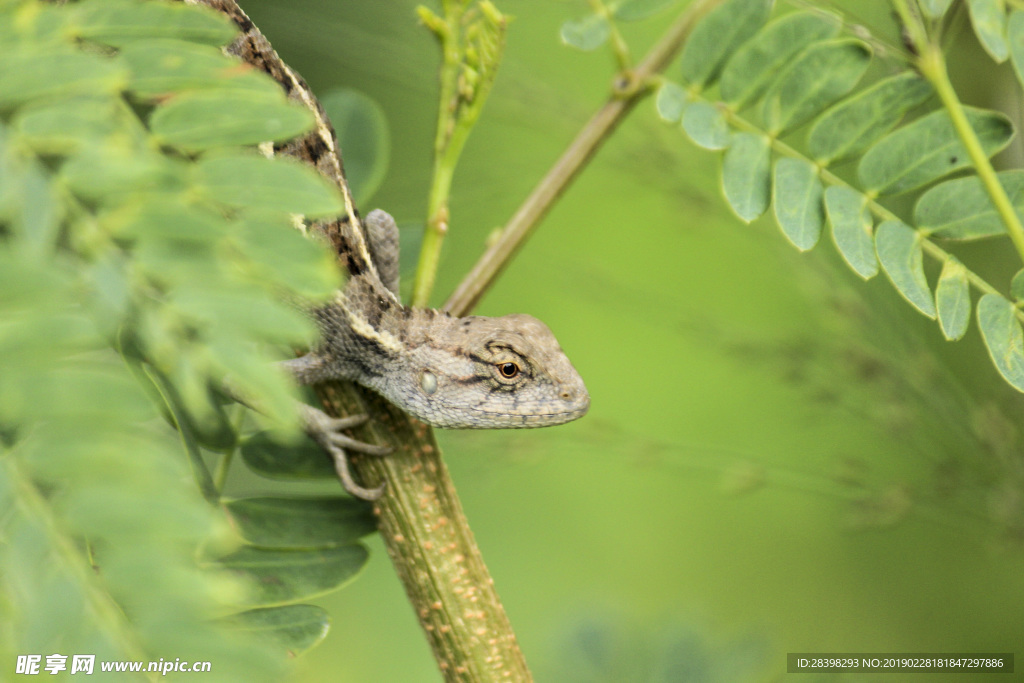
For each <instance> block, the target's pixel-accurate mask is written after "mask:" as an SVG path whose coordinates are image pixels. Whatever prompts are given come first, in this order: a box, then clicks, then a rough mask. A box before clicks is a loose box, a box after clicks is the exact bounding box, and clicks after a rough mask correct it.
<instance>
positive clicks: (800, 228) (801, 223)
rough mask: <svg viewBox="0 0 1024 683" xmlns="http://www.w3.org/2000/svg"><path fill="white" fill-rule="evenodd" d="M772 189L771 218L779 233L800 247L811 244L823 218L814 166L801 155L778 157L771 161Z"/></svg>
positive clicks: (818, 233)
mask: <svg viewBox="0 0 1024 683" xmlns="http://www.w3.org/2000/svg"><path fill="white" fill-rule="evenodd" d="M773 190H774V195H775V196H774V198H773V199H772V205H773V206H774V207H775V219H776V220H777V221H778V222H779V227H781V228H782V232H783V234H784V235H785V236H786V237H787V238H789V241H790V242H792V243H793V245H794V246H795V247H796V248H797V249H799V250H800V251H807V250H808V249H810V248H812V247H813V246H814V245H815V244H817V243H818V238H819V237H821V227H822V225H823V224H824V222H825V210H824V207H823V206H822V193H823V190H822V187H821V180H820V179H819V178H818V170H817V169H816V168H815V167H814V165H813V164H809V163H807V162H806V161H803V160H801V159H790V158H786V157H784V158H781V159H779V160H778V161H776V162H775V182H774V184H773Z"/></svg>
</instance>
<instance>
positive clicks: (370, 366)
mask: <svg viewBox="0 0 1024 683" xmlns="http://www.w3.org/2000/svg"><path fill="white" fill-rule="evenodd" d="M184 1H185V2H188V3H189V4H203V5H207V6H209V7H211V8H213V9H215V10H217V11H219V12H222V13H223V14H225V15H226V16H228V17H230V18H231V20H232V21H234V22H235V24H236V25H237V26H238V27H239V29H240V30H241V32H242V35H240V36H239V37H238V38H237V39H236V40H235V41H234V42H233V43H232V44H231V45H230V46H228V47H227V48H225V50H226V52H228V53H229V54H232V55H235V56H237V57H239V58H240V59H242V60H243V61H245V62H246V63H248V64H250V65H252V66H253V67H255V68H258V69H260V70H262V71H265V72H266V73H267V74H269V75H270V76H271V77H272V78H273V79H274V80H276V81H277V82H278V83H280V84H281V87H282V88H283V89H284V91H285V92H286V93H287V94H288V97H289V98H291V99H293V100H295V101H296V102H299V103H301V104H302V105H303V106H305V107H306V108H307V109H308V110H309V111H310V112H311V113H312V114H313V116H314V117H315V119H316V122H317V125H316V127H315V128H314V129H313V130H312V131H310V132H309V133H307V134H305V135H302V136H300V137H298V138H295V139H294V140H290V141H288V142H286V143H283V144H278V145H270V144H266V145H261V146H260V149H261V150H262V151H263V152H264V153H266V154H279V155H286V156H292V157H295V158H296V159H299V160H300V161H302V162H304V163H307V164H309V165H311V166H313V167H314V168H316V169H317V170H318V171H319V172H320V173H321V174H322V175H323V176H324V177H325V178H327V179H329V180H331V181H332V182H333V183H334V184H336V185H337V187H338V189H339V190H340V191H341V194H342V197H343V199H344V204H345V209H346V216H344V217H341V218H338V219H334V220H329V221H319V222H316V223H313V224H312V225H311V226H310V228H311V230H312V231H313V232H314V233H315V234H317V235H319V236H321V237H324V238H325V239H326V241H327V242H328V243H329V244H330V245H331V246H332V248H333V249H334V250H335V251H336V253H337V256H338V258H339V260H340V261H341V262H342V263H343V264H344V266H345V268H346V270H347V271H348V275H349V280H348V283H347V284H346V286H345V289H344V290H343V291H341V292H339V293H338V294H337V295H336V297H335V298H334V299H333V300H332V301H330V302H327V303H325V304H323V305H320V306H319V307H314V308H313V309H312V313H313V315H314V316H315V318H316V320H317V322H318V324H319V326H320V331H321V336H322V341H321V343H320V345H319V346H318V347H317V348H316V349H315V350H314V351H312V352H310V353H309V354H307V355H305V356H303V357H302V358H297V359H295V360H292V361H286V362H285V363H284V365H285V366H286V367H287V368H288V369H289V370H290V371H291V372H292V373H293V374H294V375H295V377H296V379H297V380H298V381H299V382H302V383H305V384H315V383H318V382H323V381H327V380H332V379H343V380H351V381H354V382H357V383H359V384H361V385H363V386H365V387H367V388H369V389H372V390H373V391H376V392H378V393H380V394H381V395H382V396H384V397H385V398H387V399H388V400H389V401H391V402H392V403H394V404H395V405H397V406H398V407H399V408H401V409H402V410H404V411H406V412H407V413H409V414H410V415H412V416H414V417H417V418H419V419H421V420H423V421H424V422H426V423H428V424H431V425H433V426H435V427H449V428H461V429H495V428H523V427H543V426H547V425H555V424H562V423H564V422H569V421H570V420H574V419H576V418H578V417H581V416H583V415H584V414H585V413H586V412H587V409H588V408H589V406H590V397H589V395H588V394H587V389H586V387H585V386H584V384H583V380H582V379H581V378H580V376H579V374H578V373H577V372H576V370H575V368H573V366H572V363H570V362H569V359H568V358H567V357H566V355H565V353H563V352H562V349H561V347H560V346H559V345H558V341H557V340H556V339H555V337H554V335H552V334H551V331H550V330H549V329H548V328H547V327H546V326H545V325H544V324H543V323H542V322H540V321H539V320H537V319H535V318H532V317H530V316H527V315H508V316H504V317H501V318H485V317H477V316H470V317H466V318H452V317H451V316H448V315H447V314H445V313H441V312H439V311H435V310H430V309H412V308H409V307H406V306H403V305H402V304H401V302H400V301H399V299H398V294H397V292H398V229H397V227H396V226H395V223H394V221H393V220H392V219H391V217H390V216H389V215H387V214H386V213H384V212H383V211H375V212H372V213H371V214H370V215H368V216H367V219H366V221H365V225H364V221H361V220H360V218H359V214H358V212H357V211H356V208H355V205H354V202H353V200H352V195H351V192H350V191H349V188H348V184H347V183H346V181H345V174H344V169H343V168H342V164H341V155H340V153H339V151H338V148H337V137H336V135H335V133H334V129H333V128H332V127H331V125H330V122H329V121H328V120H327V117H326V115H325V114H324V111H323V107H321V106H320V103H319V102H318V101H317V100H316V97H315V96H314V95H313V93H312V92H311V91H310V89H309V87H308V86H307V85H306V83H305V82H304V81H303V80H302V78H301V77H299V75H298V74H296V73H295V72H294V71H292V69H291V68H290V67H288V65H287V64H285V63H284V62H283V61H281V59H280V57H278V55H277V53H276V52H274V50H273V48H272V47H271V46H270V43H269V42H268V41H267V39H266V38H265V37H264V36H263V34H262V33H260V31H259V29H257V28H256V26H255V25H253V23H252V22H251V21H250V20H249V18H248V17H247V16H246V15H245V13H244V12H243V11H242V10H241V9H240V8H239V7H238V5H237V4H236V3H235V2H234V0H184ZM301 412H302V416H303V421H304V423H305V426H306V431H307V432H308V433H309V434H310V436H312V437H313V438H314V439H315V440H316V441H317V442H318V443H319V444H320V445H321V446H323V447H324V448H325V449H326V450H327V451H328V452H329V453H330V454H331V455H332V456H333V458H334V461H335V467H336V470H337V472H338V475H339V477H340V478H341V481H342V483H343V484H344V486H345V488H346V490H348V491H349V492H350V493H352V494H353V495H356V496H359V497H362V498H368V499H375V498H377V497H379V496H380V495H381V493H382V491H383V486H382V487H380V488H377V489H366V488H363V487H361V486H359V485H358V484H356V483H355V481H354V480H353V478H352V476H351V473H350V472H349V468H348V461H347V457H346V454H345V450H346V449H348V450H357V451H361V452H364V453H372V454H381V453H382V449H381V448H380V447H375V446H369V445H367V444H361V443H359V442H357V441H355V440H354V439H352V438H350V437H347V436H345V435H344V434H341V433H340V431H341V430H343V429H348V428H350V427H353V426H355V425H356V424H358V423H359V422H360V421H362V420H363V419H365V418H364V417H362V416H350V417H347V418H332V417H330V416H328V415H326V414H325V413H323V412H322V411H320V410H318V409H316V408H313V407H311V406H304V407H303V408H302V411H301Z"/></svg>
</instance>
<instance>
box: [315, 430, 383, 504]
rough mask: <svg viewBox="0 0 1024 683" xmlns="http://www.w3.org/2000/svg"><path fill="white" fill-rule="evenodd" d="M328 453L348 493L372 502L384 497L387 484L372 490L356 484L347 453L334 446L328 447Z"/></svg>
mask: <svg viewBox="0 0 1024 683" xmlns="http://www.w3.org/2000/svg"><path fill="white" fill-rule="evenodd" d="M327 451H328V452H329V453H330V454H331V457H332V458H333V459H334V471H335V472H337V473H338V478H339V479H341V485H342V486H344V487H345V490H346V491H348V492H349V493H350V494H352V495H353V496H355V497H356V498H362V499H363V500H371V501H372V500H377V499H378V498H380V497H381V496H382V495H384V489H385V488H387V485H388V484H387V482H383V483H382V484H381V485H380V486H378V487H376V488H372V489H368V488H366V487H364V486H360V485H359V484H357V483H356V480H355V479H353V478H352V473H351V472H350V471H349V469H348V456H347V455H346V454H345V451H344V450H342V449H341V448H338V447H337V446H335V445H333V444H332V445H330V446H328V447H327Z"/></svg>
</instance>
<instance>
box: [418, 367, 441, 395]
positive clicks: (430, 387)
mask: <svg viewBox="0 0 1024 683" xmlns="http://www.w3.org/2000/svg"><path fill="white" fill-rule="evenodd" d="M420 389H422V390H423V393H424V394H426V395H427V396H431V395H433V393H434V392H435V391H437V376H436V375H435V374H434V373H432V372H430V371H428V370H424V371H423V372H421V373H420Z"/></svg>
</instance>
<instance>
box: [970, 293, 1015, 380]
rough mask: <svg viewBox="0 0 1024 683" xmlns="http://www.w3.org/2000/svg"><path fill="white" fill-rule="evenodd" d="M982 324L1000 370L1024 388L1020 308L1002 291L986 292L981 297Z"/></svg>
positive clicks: (980, 320) (993, 360) (988, 346)
mask: <svg viewBox="0 0 1024 683" xmlns="http://www.w3.org/2000/svg"><path fill="white" fill-rule="evenodd" d="M978 328H979V329H980V330H981V336H982V338H983V339H984V340H985V346H986V347H987V348H988V353H989V356H991V358H992V362H993V363H994V364H995V366H996V369H997V370H998V371H999V374H1000V375H1002V376H1003V378H1004V379H1005V380H1006V381H1007V382H1009V384H1010V386H1012V387H1013V388H1014V389H1016V390H1017V391H1021V392H1024V333H1022V332H1021V329H1020V321H1019V320H1017V308H1016V307H1015V306H1014V305H1013V304H1012V303H1010V302H1009V301H1007V300H1006V299H1004V298H1003V297H1001V296H999V295H998V294H986V295H985V296H983V297H981V299H980V300H979V301H978Z"/></svg>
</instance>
